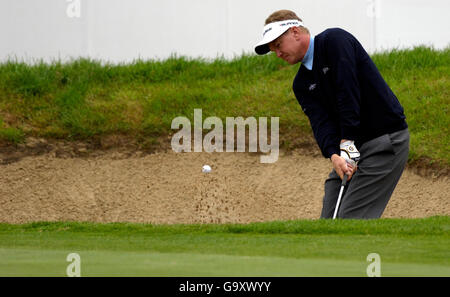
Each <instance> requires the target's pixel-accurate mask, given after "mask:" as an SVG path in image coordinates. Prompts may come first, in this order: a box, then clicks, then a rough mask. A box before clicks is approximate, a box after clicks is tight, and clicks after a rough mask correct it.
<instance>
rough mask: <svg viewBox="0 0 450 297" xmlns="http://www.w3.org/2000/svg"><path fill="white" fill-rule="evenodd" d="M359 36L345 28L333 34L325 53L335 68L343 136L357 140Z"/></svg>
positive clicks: (329, 37) (358, 115)
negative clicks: (356, 36)
mask: <svg viewBox="0 0 450 297" xmlns="http://www.w3.org/2000/svg"><path fill="white" fill-rule="evenodd" d="M356 46H357V42H356V39H355V38H354V37H353V36H352V35H351V34H350V33H347V32H345V31H344V30H339V31H337V32H335V34H330V35H329V36H328V39H327V40H326V55H327V58H328V61H329V62H330V65H331V68H332V69H334V71H333V80H334V86H335V90H336V101H337V102H336V103H337V110H338V115H339V124H340V130H341V131H340V132H341V133H340V135H341V137H342V139H349V140H355V139H357V138H358V137H359V134H360V131H359V129H360V105H361V97H360V88H359V82H358V76H357V75H358V73H357V54H356Z"/></svg>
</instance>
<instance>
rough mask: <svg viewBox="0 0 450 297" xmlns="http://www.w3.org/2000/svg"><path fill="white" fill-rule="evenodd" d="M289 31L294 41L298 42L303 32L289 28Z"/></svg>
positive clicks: (296, 28)
mask: <svg viewBox="0 0 450 297" xmlns="http://www.w3.org/2000/svg"><path fill="white" fill-rule="evenodd" d="M290 29H291V30H292V34H293V35H294V38H295V40H300V38H301V36H302V34H303V31H302V30H300V28H299V27H291V28H290Z"/></svg>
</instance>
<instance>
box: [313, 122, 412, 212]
mask: <svg viewBox="0 0 450 297" xmlns="http://www.w3.org/2000/svg"><path fill="white" fill-rule="evenodd" d="M359 152H360V154H361V159H360V161H359V163H358V168H357V170H356V172H355V174H353V176H352V179H351V180H350V181H349V182H348V183H347V186H346V188H345V190H344V193H343V196H342V199H341V204H340V207H339V210H338V214H337V217H338V218H354V219H372V218H379V217H381V215H382V214H383V211H384V209H385V208H386V205H387V204H388V201H389V199H390V198H391V195H392V193H393V192H394V188H395V186H396V185H397V183H398V181H399V179H400V176H401V175H402V173H403V170H404V168H405V165H406V162H407V160H408V153H409V131H408V129H405V130H401V131H398V132H394V133H391V134H385V135H382V136H380V137H377V138H375V139H372V140H370V141H368V142H365V143H364V144H363V145H362V146H361V147H360V149H359ZM340 188H341V179H340V177H339V176H338V175H337V173H336V171H335V170H334V169H333V170H332V171H331V173H330V175H329V176H328V179H327V180H326V181H325V195H324V198H323V208H322V214H321V218H332V217H333V213H334V208H335V207H336V202H337V199H338V195H339V190H340Z"/></svg>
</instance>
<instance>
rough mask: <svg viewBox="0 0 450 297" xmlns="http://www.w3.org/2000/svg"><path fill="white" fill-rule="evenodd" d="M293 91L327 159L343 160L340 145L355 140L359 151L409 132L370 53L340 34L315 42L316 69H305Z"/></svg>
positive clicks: (321, 36)
mask: <svg viewBox="0 0 450 297" xmlns="http://www.w3.org/2000/svg"><path fill="white" fill-rule="evenodd" d="M293 90H294V93H295V96H296V97H297V101H298V102H299V103H300V105H301V107H302V109H303V111H304V113H305V114H306V115H307V116H308V118H309V121H310V123H311V127H312V130H313V133H314V137H315V138H316V141H317V144H318V145H319V147H320V149H321V151H322V154H323V156H324V157H325V158H330V157H331V155H332V154H338V155H339V154H340V150H339V144H340V140H341V139H348V140H354V141H355V145H356V147H357V148H359V147H360V146H361V145H362V144H363V143H364V142H366V141H368V140H370V139H373V138H376V137H378V136H381V135H383V134H386V133H393V132H396V131H400V130H403V129H406V128H407V127H408V126H407V124H406V121H405V115H404V113H403V108H402V106H401V105H400V103H399V101H398V99H397V97H396V96H395V95H394V93H393V92H392V91H391V89H390V88H389V86H388V85H387V84H386V82H385V81H384V79H383V77H382V76H381V74H380V72H379V71H378V69H377V68H376V66H375V64H374V63H373V62H372V60H371V58H370V57H369V55H368V54H367V52H366V51H365V50H364V48H363V47H362V46H361V44H360V43H359V42H358V40H357V39H356V38H355V37H354V36H353V35H351V34H350V33H348V32H346V31H344V30H342V29H339V28H332V29H327V30H325V31H324V32H322V33H320V34H319V35H317V36H315V37H314V60H313V68H312V70H308V69H307V68H306V67H305V66H303V65H301V66H300V69H299V70H298V73H297V75H296V77H295V79H294V83H293Z"/></svg>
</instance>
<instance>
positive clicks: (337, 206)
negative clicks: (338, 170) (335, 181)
mask: <svg viewBox="0 0 450 297" xmlns="http://www.w3.org/2000/svg"><path fill="white" fill-rule="evenodd" d="M347 178H348V177H347V174H344V178H343V179H342V183H341V190H340V191H339V196H338V200H337V202H336V207H335V208H334V214H333V220H334V219H336V216H337V213H338V210H339V205H340V204H341V198H342V193H343V192H344V187H345V185H346V184H347Z"/></svg>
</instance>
